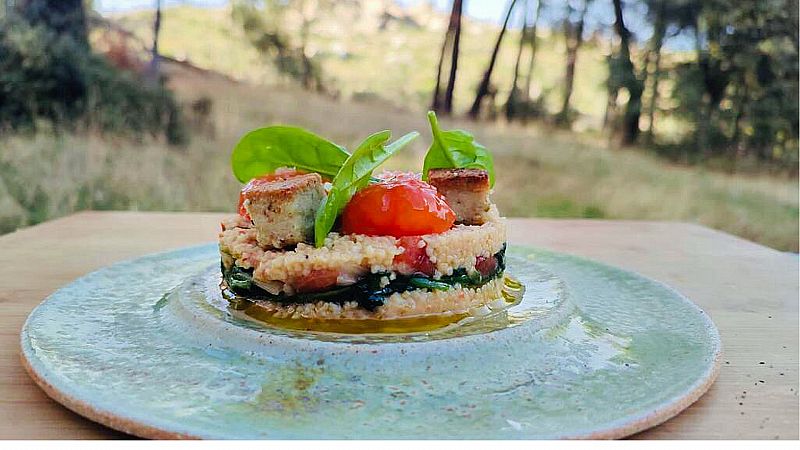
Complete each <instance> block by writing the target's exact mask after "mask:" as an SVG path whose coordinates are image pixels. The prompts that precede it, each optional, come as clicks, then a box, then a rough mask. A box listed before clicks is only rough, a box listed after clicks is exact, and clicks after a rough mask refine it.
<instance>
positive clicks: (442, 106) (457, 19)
mask: <svg viewBox="0 0 800 450" xmlns="http://www.w3.org/2000/svg"><path fill="white" fill-rule="evenodd" d="M462 9H463V0H453V7H452V8H451V10H450V21H449V22H448V24H447V30H446V31H445V33H444V41H443V42H442V51H441V52H440V53H439V64H438V65H437V68H436V87H434V89H433V100H432V101H431V109H432V110H434V111H436V112H441V113H444V114H448V113H450V112H451V111H452V107H453V90H454V89H455V82H456V73H457V71H458V42H459V41H460V38H461V12H462ZM448 48H450V50H451V52H450V76H449V77H448V80H447V86H446V88H445V95H444V98H443V97H442V89H441V83H442V70H443V69H444V63H445V57H446V56H447V49H448ZM446 105H447V106H446Z"/></svg>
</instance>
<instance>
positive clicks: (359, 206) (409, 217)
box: [342, 172, 456, 238]
mask: <svg viewBox="0 0 800 450" xmlns="http://www.w3.org/2000/svg"><path fill="white" fill-rule="evenodd" d="M455 221H456V215H455V213H454V212H453V210H452V209H450V207H449V206H447V203H445V201H444V198H443V197H442V196H441V195H439V194H438V193H437V192H436V188H435V187H433V186H431V185H430V184H428V183H426V182H424V181H422V180H420V179H419V176H417V175H414V174H409V173H393V172H389V173H385V174H383V175H382V179H381V181H379V182H378V183H375V184H371V185H369V186H367V187H365V188H364V189H362V190H360V191H358V192H357V193H356V194H355V195H354V196H353V198H352V199H351V200H350V202H349V203H348V204H347V206H345V208H344V212H343V213H342V231H344V233H346V234H366V235H370V236H394V237H398V238H399V237H403V236H420V235H424V234H433V233H442V232H445V231H447V230H449V229H450V228H451V227H452V226H453V223H455Z"/></svg>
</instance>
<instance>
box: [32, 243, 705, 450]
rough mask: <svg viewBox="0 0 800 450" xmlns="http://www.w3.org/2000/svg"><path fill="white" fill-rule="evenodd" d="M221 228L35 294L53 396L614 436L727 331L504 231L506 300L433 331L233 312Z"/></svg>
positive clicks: (219, 432) (693, 395) (257, 422)
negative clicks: (512, 242)
mask: <svg viewBox="0 0 800 450" xmlns="http://www.w3.org/2000/svg"><path fill="white" fill-rule="evenodd" d="M218 259H219V256H218V253H217V246H216V245H205V246H201V247H192V248H188V249H183V250H178V251H173V252H169V253H162V254H157V255H152V256H146V257H143V258H139V259H136V260H132V261H128V262H123V263H119V264H115V265H113V266H110V267H107V268H104V269H101V270H99V271H97V272H94V273H91V274H89V275H87V276H85V277H83V278H80V279H78V280H77V281H75V282H73V283H72V284H70V285H68V286H66V287H64V288H63V289H61V290H59V291H57V292H56V293H54V294H53V295H52V296H50V297H49V298H48V299H47V300H46V301H45V302H44V303H42V304H41V305H40V306H39V307H37V308H36V309H35V310H34V311H33V312H32V313H31V315H30V317H29V318H28V320H27V322H26V324H25V326H24V328H23V330H22V335H21V339H22V354H23V362H24V364H25V365H26V366H27V369H28V371H29V372H30V374H31V376H32V377H33V379H34V380H35V381H36V382H37V383H38V384H39V386H41V387H42V389H44V391H45V392H47V394H48V395H50V396H51V397H53V398H54V399H56V400H57V401H58V402H60V403H62V404H64V405H65V406H66V407H68V408H70V409H72V410H74V411H76V412H78V413H79V414H82V415H84V416H86V417H88V418H90V419H92V420H95V421H97V422H100V423H102V424H105V425H107V426H110V427H112V428H115V429H118V430H121V431H124V432H127V433H131V434H135V435H138V436H143V437H154V438H167V437H197V438H256V439H258V438H364V439H367V438H448V439H451V438H455V439H459V438H482V439H484V438H485V439H516V438H616V437H623V436H627V435H629V434H632V433H635V432H638V431H641V430H643V429H645V428H648V427H651V426H654V425H656V424H658V423H661V422H663V421H665V420H667V419H668V418H670V417H672V416H674V415H676V414H677V413H679V412H680V411H681V410H683V409H684V408H686V407H687V406H689V405H690V404H691V403H692V402H694V401H695V400H697V399H698V398H699V397H700V396H701V395H702V394H703V393H704V392H705V391H706V390H707V389H708V387H709V386H710V384H711V383H712V382H713V380H714V378H715V376H716V373H717V369H718V364H719V359H720V340H719V334H718V332H717V330H716V328H715V327H714V325H713V324H712V322H711V320H710V319H709V317H708V316H707V315H706V314H705V313H704V312H703V311H701V310H700V309H699V308H698V307H697V306H695V305H694V304H692V303H691V302H690V301H688V300H687V299H685V298H684V297H682V296H681V295H679V294H678V293H676V292H675V291H673V290H671V289H670V288H668V287H666V286H664V285H662V284H659V283H657V282H655V281H652V280H649V279H647V278H644V277H642V276H640V275H637V274H634V273H630V272H626V271H623V270H620V269H616V268H613V267H609V266H606V265H603V264H599V263H596V262H592V261H588V260H585V259H580V258H577V257H573V256H567V255H563V254H557V253H552V252H547V251H542V250H535V249H530V248H525V247H517V246H510V247H509V250H508V269H507V273H509V274H512V275H514V276H515V277H516V278H518V279H519V281H521V282H522V283H523V284H524V285H525V288H526V289H525V294H524V296H523V298H522V300H521V301H520V302H519V304H517V305H516V306H514V307H512V308H511V309H508V310H506V311H505V312H503V313H500V314H494V315H489V316H486V317H484V318H478V319H474V320H472V321H471V322H469V323H466V324H464V325H463V326H450V327H447V328H444V329H442V330H440V331H436V332H428V333H410V334H395V335H343V334H330V333H313V332H300V331H289V330H282V329H278V328H271V327H269V326H267V325H262V324H259V323H255V322H252V321H250V320H247V319H243V318H240V317H239V316H238V315H236V314H232V311H231V310H229V309H228V306H227V302H226V301H225V300H224V299H223V298H222V297H221V296H220V292H219V288H218V283H219V262H218Z"/></svg>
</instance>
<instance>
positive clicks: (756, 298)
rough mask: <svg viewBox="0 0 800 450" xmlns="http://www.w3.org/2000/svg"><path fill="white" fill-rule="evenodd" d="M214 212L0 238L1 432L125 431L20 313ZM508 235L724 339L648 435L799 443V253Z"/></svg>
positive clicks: (171, 241) (576, 224)
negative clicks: (33, 357) (32, 347)
mask: <svg viewBox="0 0 800 450" xmlns="http://www.w3.org/2000/svg"><path fill="white" fill-rule="evenodd" d="M222 217H223V215H221V214H205V213H139V212H104V213H101V212H86V213H81V214H76V215H73V216H70V217H67V218H64V219H60V220H55V221H52V222H47V223H44V224H41V225H37V226H34V227H30V228H26V229H23V230H20V231H17V232H15V233H11V234H8V235H5V236H2V237H0V267H2V270H0V339H2V342H1V343H0V371H1V372H0V438H2V439H38V438H45V439H75V438H89V439H97V438H127V437H128V436H126V435H123V434H121V433H118V432H115V431H113V430H110V429H108V428H105V427H103V426H101V425H97V424H95V423H93V422H90V421H89V420H86V419H84V418H82V417H80V416H78V415H77V414H74V413H72V412H70V411H69V410H67V409H66V408H64V407H62V406H60V405H59V404H58V403H56V402H54V401H52V400H50V399H49V398H48V397H47V396H46V395H45V394H44V393H43V392H42V391H41V390H40V389H39V388H38V387H36V385H34V384H33V382H32V381H31V379H30V378H29V377H28V375H27V374H26V372H25V371H24V370H23V368H22V365H21V363H20V357H19V352H20V349H19V332H20V329H21V327H22V324H23V323H24V321H25V318H26V317H27V315H28V313H30V311H31V310H32V309H33V308H34V307H35V306H36V305H37V304H39V303H40V302H41V301H42V300H44V298H45V297H47V296H48V295H49V294H50V293H52V292H53V291H55V290H56V289H58V288H59V287H60V286H63V285H65V284H67V283H69V282H70V281H72V280H74V279H75V278H77V277H79V276H81V275H84V274H86V273H88V272H90V271H92V270H95V269H98V268H100V267H103V266H106V265H108V264H111V263H113V262H116V261H120V260H123V259H128V258H133V257H136V256H140V255H144V254H147V253H152V252H157V251H164V250H169V249H174V248H178V247H183V246H187V245H192V244H199V243H204V242H209V241H213V240H215V239H216V234H217V230H218V228H219V221H220V219H221V218H222ZM509 223H510V227H511V230H510V237H509V241H510V242H512V243H514V244H527V245H533V246H538V247H542V248H546V249H550V250H555V251H559V252H565V253H571V254H575V255H580V256H585V257H588V258H592V259H595V260H599V261H603V262H606V263H609V264H613V265H616V266H619V267H622V268H625V269H629V270H634V271H636V272H639V273H641V274H643V275H646V276H648V277H651V278H654V279H656V280H659V281H662V282H664V283H666V284H669V285H670V286H672V287H674V288H675V289H677V290H678V291H679V292H681V293H682V294H684V295H686V296H688V297H689V298H690V299H692V300H693V301H694V302H695V303H697V304H698V305H699V306H700V307H701V308H703V309H704V310H705V311H707V312H708V313H709V315H710V316H711V318H712V319H713V320H714V322H715V323H716V325H717V327H718V328H719V330H720V333H721V335H722V345H723V362H722V368H721V371H720V375H719V378H718V379H717V382H716V383H715V384H714V385H713V386H712V387H711V389H710V390H709V392H708V393H707V394H706V395H705V396H704V397H702V398H701V399H700V400H699V401H698V402H697V403H695V404H694V405H692V406H691V407H690V408H689V409H687V410H686V411H684V412H683V413H682V414H680V415H679V416H677V417H675V418H674V419H672V420H669V421H668V422H666V423H664V424H662V425H660V426H658V427H656V428H653V429H651V430H648V431H645V432H643V433H640V434H638V435H636V436H635V437H636V438H645V439H656V438H667V439H717V438H719V439H778V438H780V439H798V424H799V423H800V418H799V417H798V393H797V391H798V328H799V326H800V325H799V324H798V320H799V319H798V257H797V255H791V254H785V253H781V252H778V251H775V250H772V249H769V248H766V247H762V246H760V245H757V244H754V243H751V242H748V241H745V240H742V239H739V238H735V237H733V236H730V235H727V234H724V233H721V232H717V231H713V230H710V229H707V228H704V227H700V226H697V225H691V224H683V223H664V222H634V221H599V220H544V219H510V220H509Z"/></svg>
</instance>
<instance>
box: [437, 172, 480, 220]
mask: <svg viewBox="0 0 800 450" xmlns="http://www.w3.org/2000/svg"><path fill="white" fill-rule="evenodd" d="M428 183H430V184H431V185H433V186H434V187H435V188H436V190H437V191H438V192H439V193H440V194H442V196H444V200H445V202H447V204H448V206H450V208H451V209H452V210H453V212H454V213H456V222H457V223H462V224H465V225H482V224H483V223H485V222H486V220H487V214H488V213H489V210H490V207H491V203H490V202H489V174H488V173H487V172H486V171H485V170H481V169H431V170H430V171H429V172H428Z"/></svg>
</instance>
